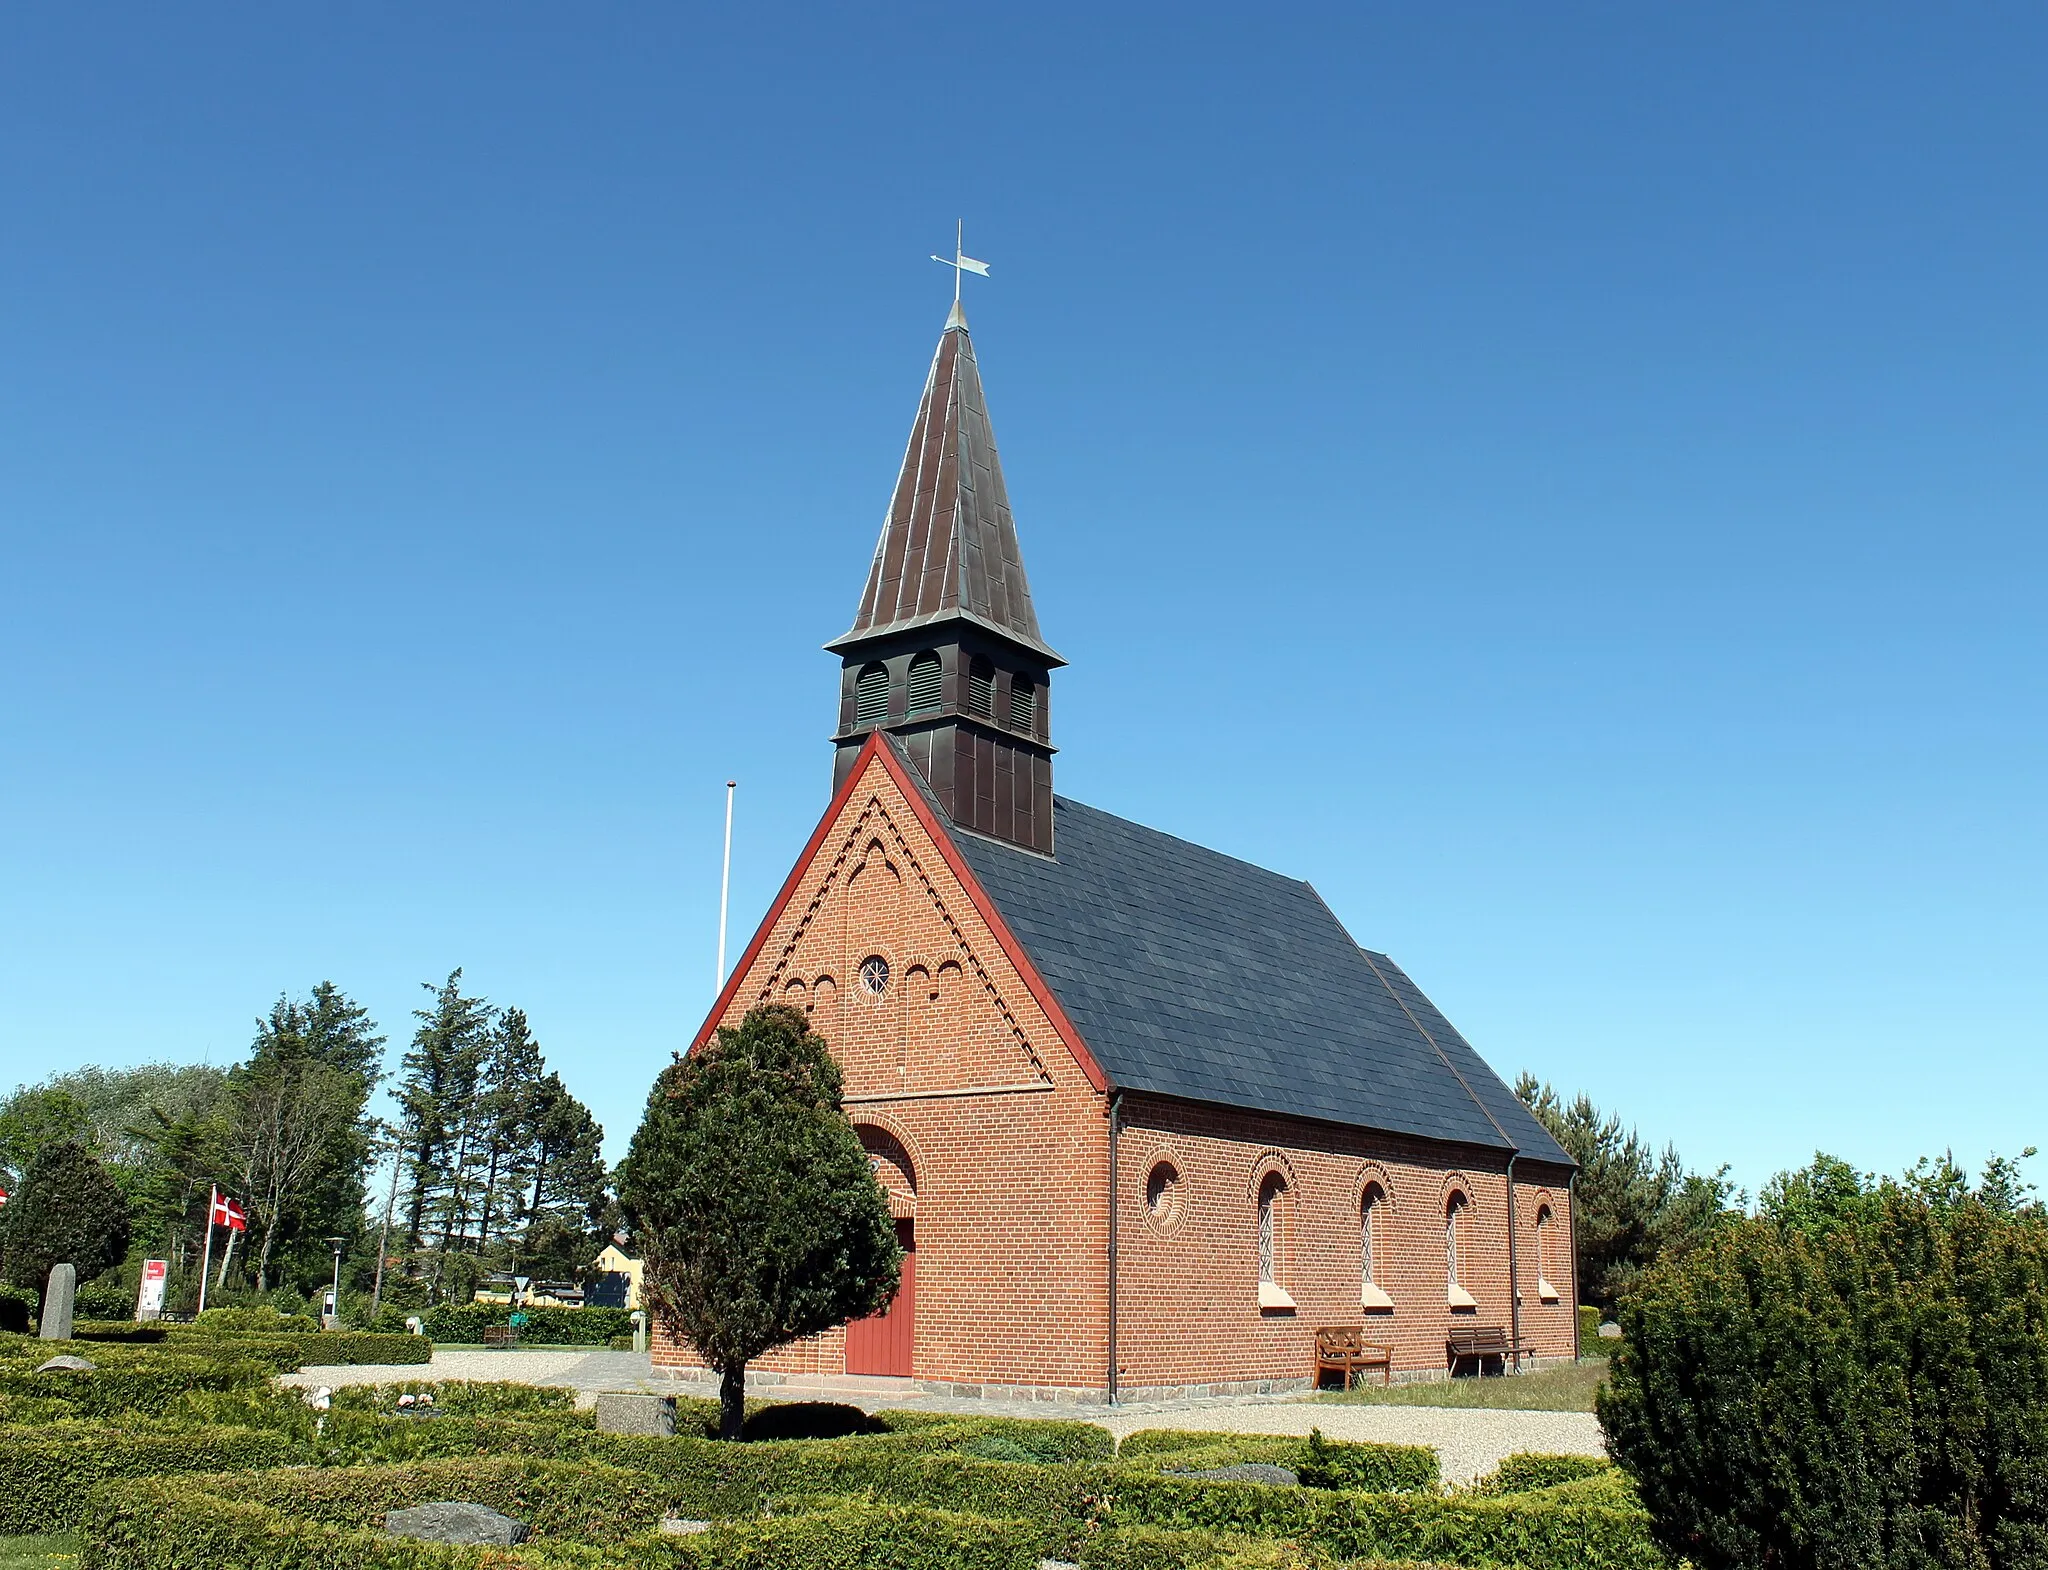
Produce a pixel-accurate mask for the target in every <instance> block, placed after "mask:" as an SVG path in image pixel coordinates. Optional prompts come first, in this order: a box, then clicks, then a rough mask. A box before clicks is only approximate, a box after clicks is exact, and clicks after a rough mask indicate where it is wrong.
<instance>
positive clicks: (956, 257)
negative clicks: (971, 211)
mask: <svg viewBox="0 0 2048 1570" xmlns="http://www.w3.org/2000/svg"><path fill="white" fill-rule="evenodd" d="M966 233H967V220H966V219H964V218H963V219H961V220H960V221H959V222H957V223H956V224H954V226H953V254H952V255H951V256H939V255H937V254H934V255H933V257H932V260H933V261H935V262H937V263H938V264H939V265H940V266H942V267H950V268H952V269H953V303H954V304H955V305H958V304H959V303H960V275H961V274H962V273H976V274H979V275H980V276H981V277H983V278H986V277H987V276H988V263H987V262H977V261H976V260H975V259H974V258H973V257H971V256H969V255H968V254H967V253H966V252H965V251H964V250H962V249H961V246H962V245H963V244H964V243H965V236H966Z"/></svg>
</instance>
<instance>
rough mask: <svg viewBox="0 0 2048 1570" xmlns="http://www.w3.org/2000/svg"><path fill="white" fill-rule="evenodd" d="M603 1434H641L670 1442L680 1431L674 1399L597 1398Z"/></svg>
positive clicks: (641, 1397)
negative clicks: (678, 1430) (677, 1428)
mask: <svg viewBox="0 0 2048 1570" xmlns="http://www.w3.org/2000/svg"><path fill="white" fill-rule="evenodd" d="M597 1431H598V1432H599V1433H600V1434H638V1435H641V1436H642V1437H646V1436H649V1435H651V1436H653V1437H655V1438H657V1439H668V1438H671V1437H673V1436H674V1434H675V1431H676V1398H675V1397H674V1396H628V1395H605V1396H599V1397H598V1398H597Z"/></svg>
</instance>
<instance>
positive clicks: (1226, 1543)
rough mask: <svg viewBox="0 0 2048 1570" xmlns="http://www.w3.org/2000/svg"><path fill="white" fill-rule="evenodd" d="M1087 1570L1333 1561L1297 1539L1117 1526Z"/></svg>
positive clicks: (1319, 1567)
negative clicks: (1296, 1540) (1299, 1542)
mask: <svg viewBox="0 0 2048 1570" xmlns="http://www.w3.org/2000/svg"><path fill="white" fill-rule="evenodd" d="M1080 1563H1081V1566H1082V1570H1328V1567H1329V1564H1330V1561H1329V1559H1328V1558H1326V1557H1325V1556H1323V1555H1321V1554H1318V1553H1316V1552H1314V1551H1313V1550H1311V1549H1306V1548H1303V1547H1302V1546H1301V1545H1300V1544H1298V1543H1289V1542H1278V1541H1275V1540H1273V1539H1272V1538H1265V1537H1246V1536H1243V1535H1242V1534H1241V1533H1234V1532H1173V1531H1168V1530H1166V1529H1164V1528H1162V1527H1156V1526H1118V1527H1111V1528H1110V1529H1109V1530H1107V1531H1105V1532H1099V1533H1097V1534H1096V1535H1095V1536H1093V1537H1091V1538H1089V1539H1088V1541H1087V1542H1086V1543H1084V1544H1082V1546H1081V1559H1080ZM1344 1570H1462V1567H1460V1566H1457V1565H1445V1564H1423V1563H1421V1562H1419V1561H1417V1560H1413V1559H1403V1560H1400V1561H1398V1562H1396V1561H1393V1560H1386V1559H1354V1560H1351V1561H1349V1562H1348V1563H1347V1564H1346V1565H1345V1566H1344Z"/></svg>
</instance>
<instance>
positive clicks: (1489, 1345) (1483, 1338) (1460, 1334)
mask: <svg viewBox="0 0 2048 1570" xmlns="http://www.w3.org/2000/svg"><path fill="white" fill-rule="evenodd" d="M1444 1349H1445V1350H1446V1351H1447V1352H1448V1353H1449V1354H1450V1359H1451V1372H1452V1373H1453V1374H1455V1373H1457V1371H1458V1360H1459V1359H1460V1358H1466V1357H1469V1358H1472V1359H1474V1360H1476V1361H1477V1362H1478V1364H1479V1372H1480V1373H1481V1374H1482V1375H1483V1374H1485V1372H1486V1360H1487V1359H1488V1358H1490V1357H1497V1358H1499V1359H1500V1360H1501V1363H1502V1366H1503V1367H1505V1366H1506V1363H1507V1360H1508V1359H1509V1358H1513V1359H1514V1361H1515V1371H1516V1372H1517V1373H1520V1372H1521V1368H1522V1359H1523V1358H1524V1357H1526V1356H1527V1355H1528V1354H1529V1353H1531V1352H1533V1351H1535V1350H1536V1349H1535V1348H1534V1347H1532V1346H1530V1345H1529V1344H1528V1343H1527V1342H1525V1341H1517V1340H1515V1339H1514V1338H1513V1337H1512V1336H1510V1335H1509V1334H1508V1333H1507V1332H1506V1331H1505V1330H1503V1329H1501V1327H1500V1326H1499V1325H1479V1326H1474V1327H1473V1328H1472V1329H1470V1330H1453V1331H1452V1332H1451V1334H1450V1336H1449V1338H1448V1339H1447V1340H1446V1341H1445V1342H1444Z"/></svg>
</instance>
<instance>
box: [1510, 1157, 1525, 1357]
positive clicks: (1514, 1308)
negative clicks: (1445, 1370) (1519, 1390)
mask: <svg viewBox="0 0 2048 1570" xmlns="http://www.w3.org/2000/svg"><path fill="white" fill-rule="evenodd" d="M1521 1154H1522V1153H1521V1152H1520V1151H1519V1150H1517V1151H1512V1152H1510V1153H1509V1155H1508V1339H1509V1340H1510V1341H1512V1342H1513V1343H1514V1344H1515V1347H1516V1351H1515V1372H1516V1373H1518V1374H1519V1373H1520V1372H1521V1371H1522V1353H1521V1350H1520V1349H1521V1345H1522V1269H1521V1262H1520V1255H1519V1254H1518V1253H1517V1252H1516V1247H1515V1162H1516V1161H1517V1160H1518V1159H1519V1158H1520V1156H1521Z"/></svg>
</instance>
